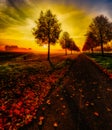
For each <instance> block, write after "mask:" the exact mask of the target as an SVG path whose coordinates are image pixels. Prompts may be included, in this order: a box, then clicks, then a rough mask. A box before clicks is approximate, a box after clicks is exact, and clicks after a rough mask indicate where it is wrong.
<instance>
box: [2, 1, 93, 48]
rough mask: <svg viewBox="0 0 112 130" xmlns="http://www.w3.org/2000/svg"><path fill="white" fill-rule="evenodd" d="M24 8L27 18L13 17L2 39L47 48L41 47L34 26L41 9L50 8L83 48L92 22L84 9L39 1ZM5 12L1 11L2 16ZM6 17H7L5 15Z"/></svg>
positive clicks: (63, 27) (64, 29)
mask: <svg viewBox="0 0 112 130" xmlns="http://www.w3.org/2000/svg"><path fill="white" fill-rule="evenodd" d="M22 8H24V13H25V14H27V18H25V19H24V17H22V18H20V19H21V21H19V22H18V21H14V19H13V18H12V17H8V18H10V21H12V24H11V23H10V24H9V26H7V28H6V29H4V31H3V32H2V33H0V39H5V42H7V41H8V42H9V43H10V44H14V45H15V44H17V45H18V46H20V47H26V48H32V49H34V50H40V49H42V50H46V48H45V46H44V47H39V46H38V45H37V44H36V42H35V39H34V36H33V35H32V28H33V27H35V20H37V19H38V18H39V14H40V11H41V10H43V11H46V10H48V9H50V10H51V11H52V13H53V14H56V16H57V18H58V20H59V22H60V23H61V28H62V31H67V32H68V33H69V34H70V37H71V38H73V39H74V41H75V43H76V45H77V46H78V47H80V48H82V46H83V44H84V40H85V36H84V35H85V33H86V31H87V29H88V26H89V24H90V22H91V19H92V17H91V16H90V15H88V14H87V13H86V12H85V11H84V10H81V9H78V8H77V7H75V6H72V5H68V6H66V5H64V4H54V3H39V4H37V5H35V6H34V5H33V8H28V7H27V8H26V7H22ZM11 11H12V14H13V15H14V17H16V18H17V17H18V19H19V16H17V15H18V14H17V12H16V11H14V10H13V8H10V12H11ZM2 15H3V14H2V13H1V14H0V16H2ZM4 17H7V15H6V16H4ZM51 48H52V49H57V50H59V49H60V48H61V47H60V46H59V44H57V45H55V46H52V47H51Z"/></svg>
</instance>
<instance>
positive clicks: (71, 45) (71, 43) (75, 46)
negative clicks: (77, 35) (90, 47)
mask: <svg viewBox="0 0 112 130" xmlns="http://www.w3.org/2000/svg"><path fill="white" fill-rule="evenodd" d="M69 50H70V51H71V54H72V51H73V50H74V51H80V49H79V48H78V47H77V45H76V44H75V42H74V40H73V39H72V38H71V39H70V47H69Z"/></svg>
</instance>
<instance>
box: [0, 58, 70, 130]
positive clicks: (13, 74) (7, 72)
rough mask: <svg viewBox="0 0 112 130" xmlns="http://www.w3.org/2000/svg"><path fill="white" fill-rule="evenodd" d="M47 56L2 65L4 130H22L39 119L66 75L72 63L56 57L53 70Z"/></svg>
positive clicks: (0, 95)
mask: <svg viewBox="0 0 112 130" xmlns="http://www.w3.org/2000/svg"><path fill="white" fill-rule="evenodd" d="M26 56H27V55H26ZM44 56H45V55H41V56H40V57H38V58H37V57H34V55H33V59H32V56H31V55H30V58H29V57H28V59H25V60H24V59H23V55H21V56H19V57H16V58H15V57H14V58H13V60H12V61H11V62H9V61H8V60H7V61H6V62H4V63H2V64H1V65H0V129H3V130H4V129H12V130H13V129H18V128H19V127H21V126H23V125H25V124H28V123H29V122H31V121H32V120H33V119H34V118H36V112H37V110H38V108H39V106H40V105H41V104H43V101H44V99H45V97H46V96H47V95H48V94H49V93H50V91H52V89H53V88H55V87H56V86H57V85H58V83H59V82H60V80H61V79H62V78H63V76H64V75H65V73H66V71H67V70H68V67H69V64H68V62H69V60H68V59H66V58H65V57H64V56H61V58H57V57H55V56H54V57H53V58H52V61H53V64H54V67H55V68H53V69H52V68H51V66H50V64H49V62H48V61H46V59H45V58H46V57H44ZM12 57H13V56H12ZM21 57H22V58H21Z"/></svg>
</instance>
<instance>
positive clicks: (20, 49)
mask: <svg viewBox="0 0 112 130" xmlns="http://www.w3.org/2000/svg"><path fill="white" fill-rule="evenodd" d="M4 49H5V51H31V48H28V49H27V48H19V47H18V46H16V45H6V46H5V48H4Z"/></svg>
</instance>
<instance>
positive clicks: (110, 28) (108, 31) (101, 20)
mask: <svg viewBox="0 0 112 130" xmlns="http://www.w3.org/2000/svg"><path fill="white" fill-rule="evenodd" d="M89 32H91V33H92V35H93V36H94V37H95V39H96V40H97V46H98V45H100V46H101V52H102V56H103V55H104V50H103V44H106V43H107V42H109V41H111V40H112V23H111V22H109V20H108V18H107V17H105V16H104V15H100V16H97V17H95V18H94V19H93V21H92V23H91V24H90V26H89ZM88 34H89V33H88Z"/></svg>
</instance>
